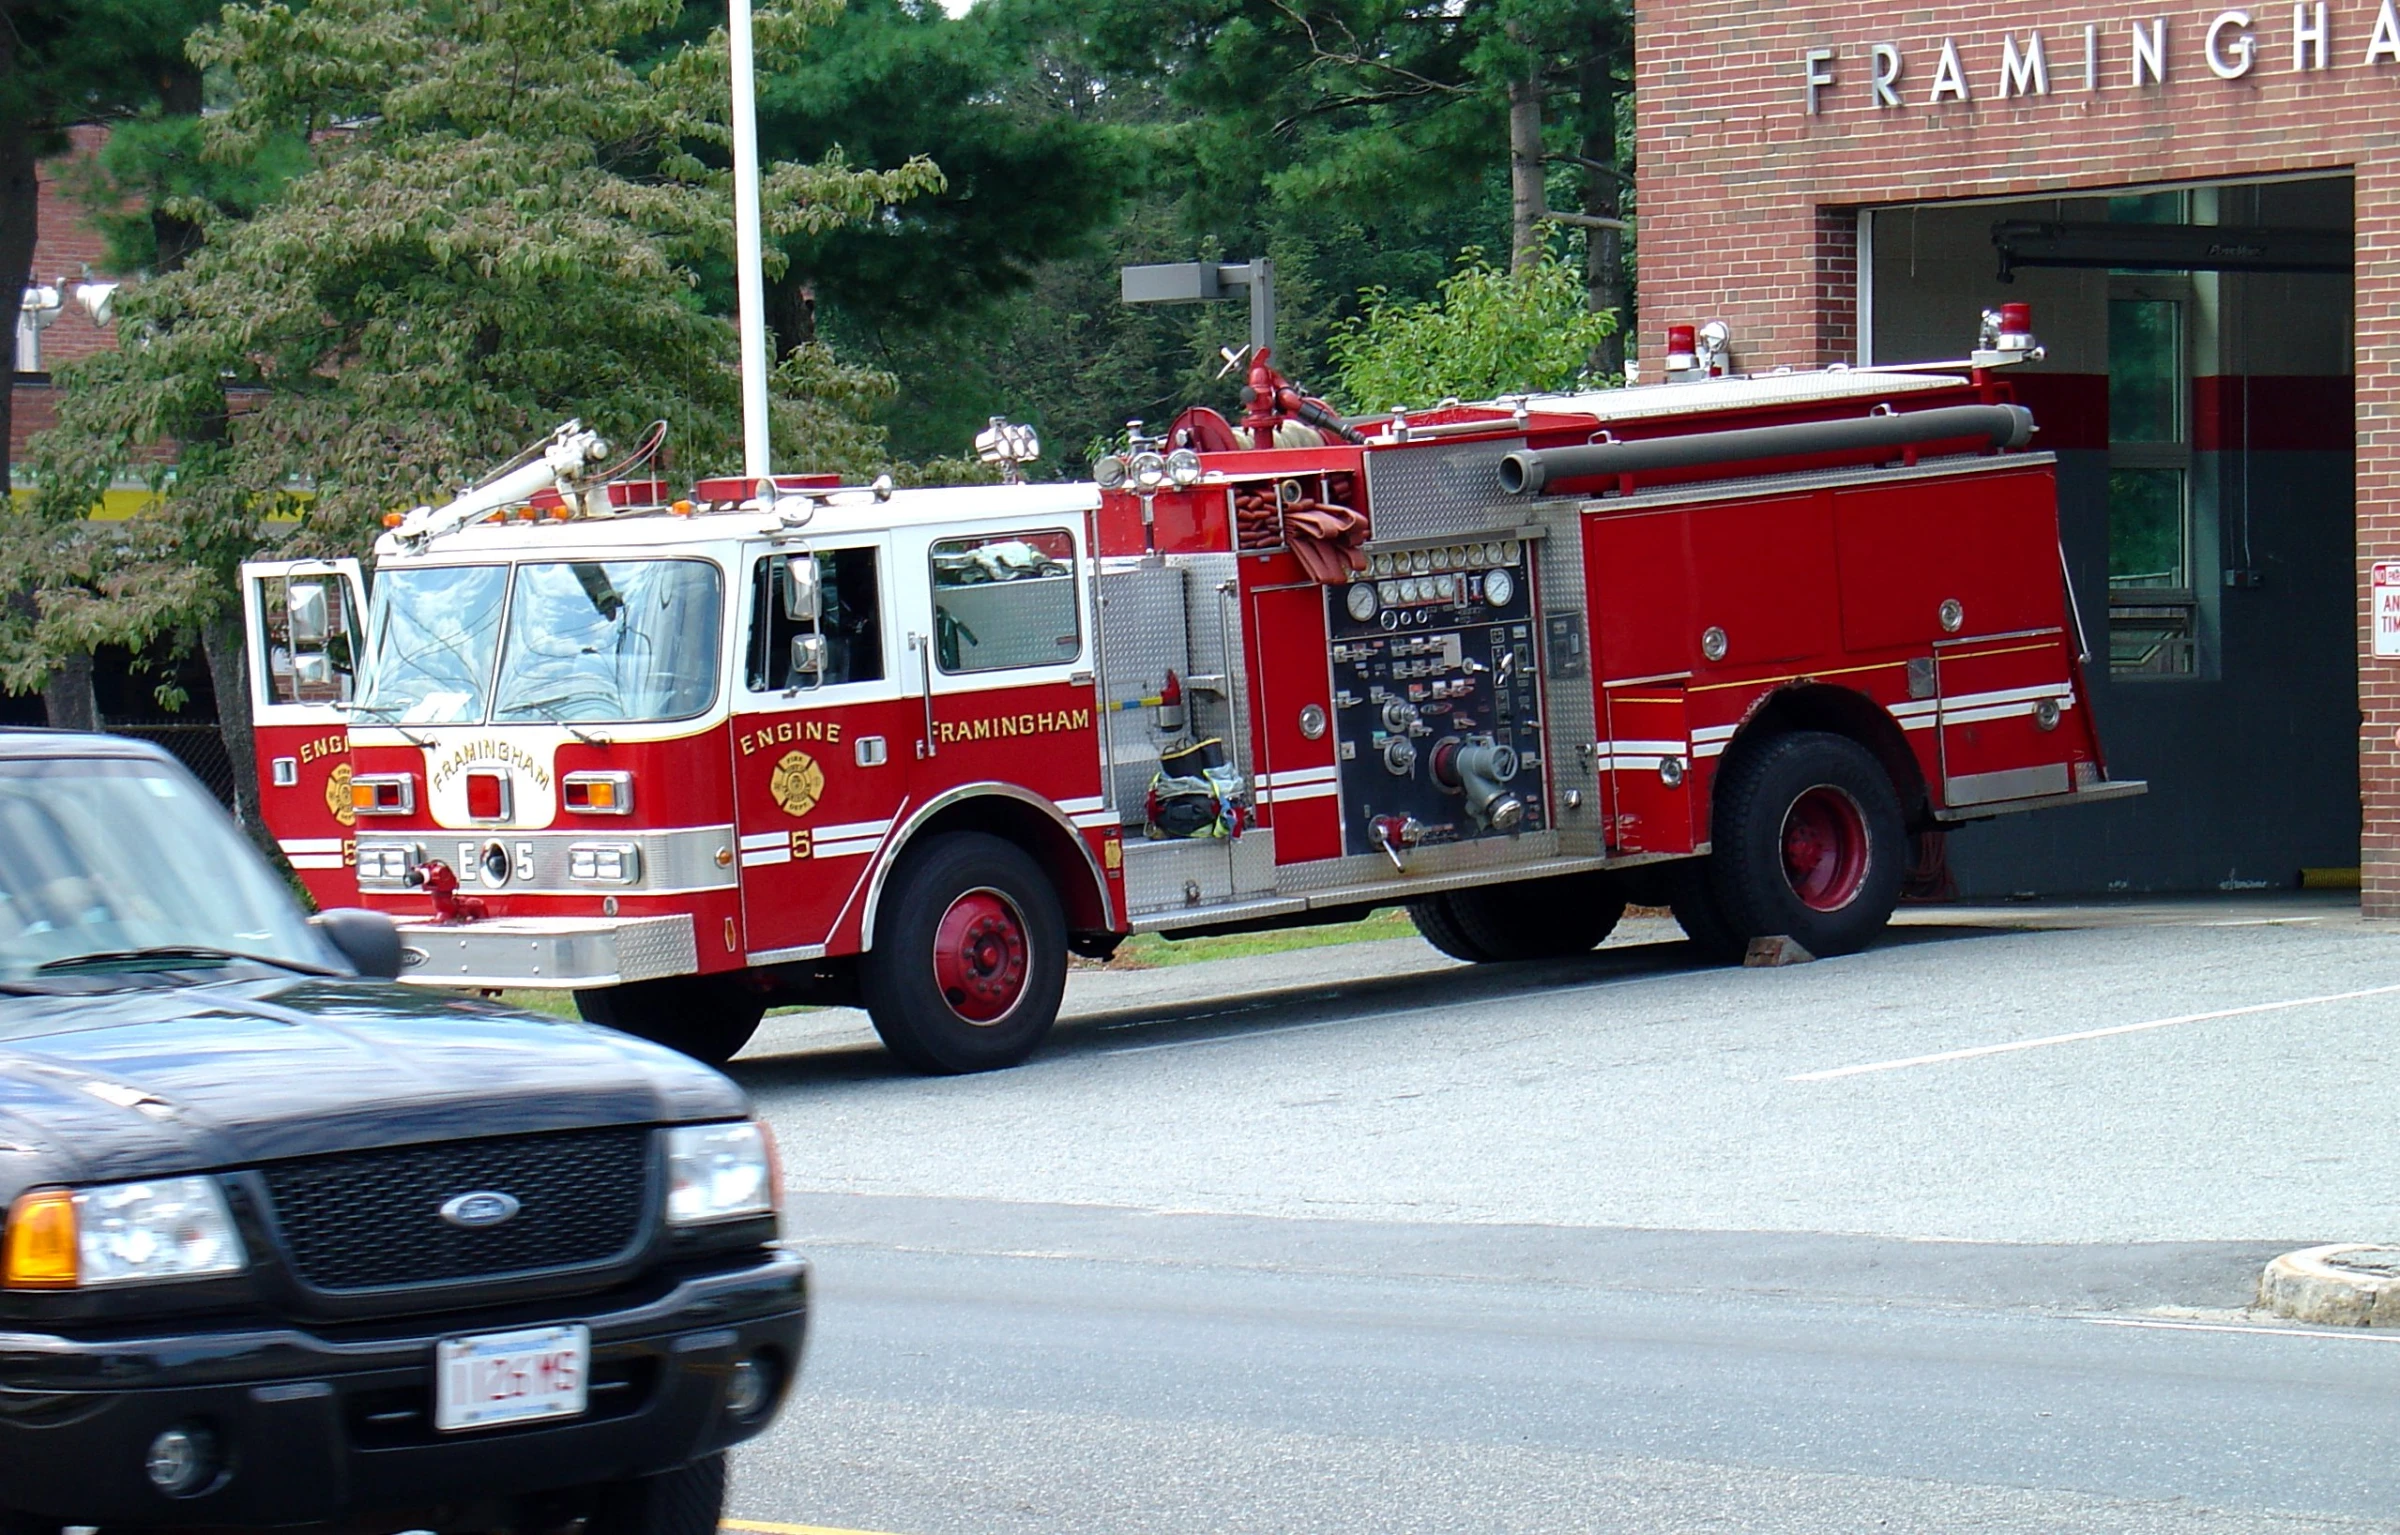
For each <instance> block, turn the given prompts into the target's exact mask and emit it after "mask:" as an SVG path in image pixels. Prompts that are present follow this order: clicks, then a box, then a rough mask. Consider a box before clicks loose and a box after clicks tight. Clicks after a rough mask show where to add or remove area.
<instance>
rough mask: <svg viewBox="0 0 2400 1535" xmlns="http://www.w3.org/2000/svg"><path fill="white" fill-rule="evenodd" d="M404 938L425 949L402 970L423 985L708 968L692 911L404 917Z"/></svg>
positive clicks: (528, 982) (525, 982)
mask: <svg viewBox="0 0 2400 1535" xmlns="http://www.w3.org/2000/svg"><path fill="white" fill-rule="evenodd" d="M400 941H401V943H402V944H403V945H404V946H405V949H413V950H415V951H416V952H417V953H418V954H421V955H423V956H424V957H423V958H422V959H421V960H419V961H418V962H417V963H416V964H414V965H413V966H411V967H410V968H409V969H407V970H404V971H402V972H401V976H400V979H402V980H403V981H406V982H408V983H410V984H411V985H416V986H478V987H486V986H502V987H506V986H523V987H530V988H536V989H539V988H545V987H580V986H614V985H616V984H617V983H619V982H621V981H647V980H654V979H656V978H657V977H659V976H666V975H690V974H691V973H692V972H694V971H696V970H698V969H699V968H700V950H699V945H698V943H697V942H696V941H695V939H694V937H693V931H692V919H691V917H690V916H689V915H688V914H686V915H677V916H671V917H498V918H494V919H492V920H491V921H488V922H473V923H468V924H465V925H463V926H459V927H441V926H437V925H435V924H433V923H430V922H404V923H402V924H400ZM404 952H405V950H404Z"/></svg>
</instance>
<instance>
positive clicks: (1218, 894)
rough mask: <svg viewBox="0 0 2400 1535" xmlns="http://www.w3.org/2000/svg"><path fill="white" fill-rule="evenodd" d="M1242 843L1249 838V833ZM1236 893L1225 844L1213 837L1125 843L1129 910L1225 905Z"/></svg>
mask: <svg viewBox="0 0 2400 1535" xmlns="http://www.w3.org/2000/svg"><path fill="white" fill-rule="evenodd" d="M1242 840H1243V841H1245V842H1247V841H1249V840H1250V839H1249V838H1247V837H1244V838H1243V839H1242ZM1232 895H1233V863H1232V859H1231V857H1230V856H1229V855H1228V853H1227V850H1226V844H1225V843H1223V842H1220V841H1216V840H1214V839H1211V840H1209V841H1205V842H1201V841H1192V842H1139V841H1135V840H1133V839H1131V838H1128V839H1126V842H1125V908H1126V910H1127V911H1128V912H1130V913H1132V914H1134V915H1136V916H1139V915H1141V914H1143V913H1145V912H1157V911H1181V910H1185V909H1187V908H1190V907H1195V906H1216V905H1221V904H1223V903H1224V902H1225V901H1226V900H1228V899H1230V898H1231V897H1232Z"/></svg>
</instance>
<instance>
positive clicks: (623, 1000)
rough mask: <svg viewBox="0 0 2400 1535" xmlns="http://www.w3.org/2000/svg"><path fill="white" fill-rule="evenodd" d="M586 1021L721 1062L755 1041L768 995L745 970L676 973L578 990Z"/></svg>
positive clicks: (715, 1063) (700, 1058) (578, 1003)
mask: <svg viewBox="0 0 2400 1535" xmlns="http://www.w3.org/2000/svg"><path fill="white" fill-rule="evenodd" d="M575 1010H576V1011H577V1012H578V1013H581V1014H582V1015H583V1021H584V1022H586V1023H597V1024H600V1025H602V1026H603V1027H606V1028H611V1029H622V1030H623V1031H624V1032H626V1033H628V1034H638V1035H640V1036H641V1037H642V1038H644V1039H647V1040H653V1041H656V1042H657V1043H659V1044H662V1045H665V1046H666V1047H667V1048H668V1049H670V1050H680V1051H682V1052H683V1053H684V1054H686V1055H688V1056H690V1057H691V1058H692V1059H694V1060H696V1061H706V1062H707V1063H708V1064H709V1065H711V1066H722V1065H724V1064H725V1063H726V1062H727V1061H730V1060H732V1059H733V1058H734V1056H735V1055H736V1054H738V1053H739V1052H740V1050H741V1048H742V1046H744V1045H746V1044H748V1043H750V1036H751V1035H753V1034H755V1033H757V1032H758V1021H759V1020H760V1019H761V1018H763V1017H765V1016H766V1013H767V1002H766V998H764V997H762V996H760V995H759V994H758V993H757V992H754V991H752V990H751V989H750V988H749V986H748V984H747V980H746V978H745V977H743V976H740V975H674V976H668V977H665V978H664V979H662V980H656V981H635V982H633V983H632V984H630V985H626V986H609V987H604V988H601V989H597V990H593V991H579V992H577V993H575Z"/></svg>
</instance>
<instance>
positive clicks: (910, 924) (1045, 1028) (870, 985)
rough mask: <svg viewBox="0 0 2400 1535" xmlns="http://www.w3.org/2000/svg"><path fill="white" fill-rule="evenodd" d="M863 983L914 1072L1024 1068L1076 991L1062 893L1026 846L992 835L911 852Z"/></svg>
mask: <svg viewBox="0 0 2400 1535" xmlns="http://www.w3.org/2000/svg"><path fill="white" fill-rule="evenodd" d="M954 921H955V925H953V926H951V927H950V928H949V930H948V932H947V935H946V938H947V942H946V945H945V943H944V939H945V924H946V923H953V922H954ZM945 966H946V967H947V968H946V969H945V968H944V967H945ZM859 981H860V990H861V991H862V992H864V994H865V997H866V1003H867V1016H868V1017H869V1018H871V1019H872V1020H874V1024H875V1032H876V1033H878V1034H880V1035H882V1036H883V1042H884V1045H885V1046H886V1047H887V1048H889V1049H890V1051H891V1052H892V1054H894V1055H896V1056H898V1057H899V1058H900V1060H901V1062H902V1063H903V1064H905V1065H906V1066H908V1067H909V1068H910V1069H911V1070H914V1071H921V1072H925V1073H927V1074H929V1075H951V1074H955V1073H959V1072H968V1071H996V1070H998V1069H1000V1068H1001V1067H1004V1066H1014V1065H1016V1064H1017V1063H1018V1062H1019V1061H1022V1060H1023V1059H1025V1057H1027V1056H1029V1055H1031V1054H1032V1053H1033V1052H1034V1049H1035V1048H1036V1047H1037V1046H1039V1045H1040V1044H1041V1042H1042V1040H1043V1039H1044V1038H1045V1037H1046V1036H1047V1035H1048V1034H1049V1032H1050V1026H1051V1024H1053V1023H1055V1022H1056V1021H1057V1020H1058V1004H1059V1001H1060V999H1061V998H1062V997H1063V996H1064V995H1065V993H1066V985H1067V923H1066V916H1065V913H1064V912H1062V911H1061V910H1060V909H1059V903H1058V892H1057V891H1055V890H1053V889H1052V888H1051V887H1050V880H1049V876H1047V875H1045V874H1044V873H1043V872H1042V868H1041V865H1039V864H1037V863H1035V862H1034V861H1033V858H1032V857H1031V855H1029V854H1027V853H1026V852H1025V850H1024V849H1022V848H1020V847H1018V846H1017V845H1016V844H1015V843H1013V842H1004V841H1002V840H1001V839H1000V838H998V837H993V836H987V835H985V834H984V833H982V832H952V833H949V834H947V835H944V836H941V837H937V838H935V839H933V840H932V841H930V842H927V843H925V844H923V845H921V846H918V847H914V848H911V849H910V850H909V851H908V853H907V854H906V855H904V856H903V858H902V860H901V863H900V867H899V869H898V870H897V871H896V872H894V874H893V875H892V880H891V884H890V885H889V886H887V887H886V888H885V890H884V892H883V900H882V904H881V906H880V908H879V909H878V911H877V913H876V917H875V947H874V948H873V949H871V950H869V951H868V953H867V954H866V956H865V958H864V961H863V963H862V964H861V967H860V976H859Z"/></svg>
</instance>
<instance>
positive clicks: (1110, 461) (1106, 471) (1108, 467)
mask: <svg viewBox="0 0 2400 1535" xmlns="http://www.w3.org/2000/svg"><path fill="white" fill-rule="evenodd" d="M1092 483H1093V484H1095V485H1097V486H1099V487H1100V488H1101V489H1102V490H1115V489H1116V488H1117V487H1118V486H1120V485H1122V484H1124V483H1125V460H1124V459H1122V458H1119V457H1118V456H1117V455H1116V454H1114V453H1103V454H1101V455H1100V456H1099V457H1098V458H1095V459H1093V460H1092Z"/></svg>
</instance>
